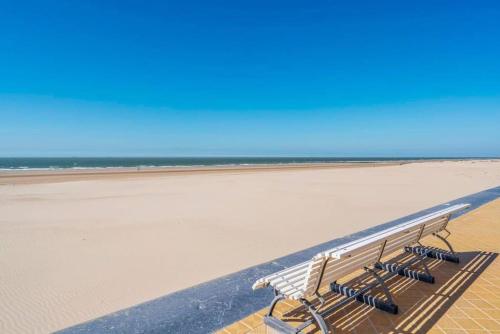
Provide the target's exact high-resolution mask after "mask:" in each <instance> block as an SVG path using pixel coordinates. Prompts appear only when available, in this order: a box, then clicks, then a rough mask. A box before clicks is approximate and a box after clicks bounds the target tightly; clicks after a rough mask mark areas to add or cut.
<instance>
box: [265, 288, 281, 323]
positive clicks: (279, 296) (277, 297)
mask: <svg viewBox="0 0 500 334" xmlns="http://www.w3.org/2000/svg"><path fill="white" fill-rule="evenodd" d="M283 299H285V296H283V295H282V294H278V293H276V291H275V292H274V299H273V301H272V302H271V305H269V311H268V312H267V316H268V317H272V316H273V311H274V308H275V307H276V304H278V302H279V301H280V300H283Z"/></svg>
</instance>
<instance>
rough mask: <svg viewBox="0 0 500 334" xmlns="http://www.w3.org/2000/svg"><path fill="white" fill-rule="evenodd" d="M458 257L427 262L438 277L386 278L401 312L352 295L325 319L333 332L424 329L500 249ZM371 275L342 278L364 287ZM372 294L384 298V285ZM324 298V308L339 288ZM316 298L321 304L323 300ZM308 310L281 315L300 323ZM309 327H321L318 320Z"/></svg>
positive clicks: (335, 298) (403, 257) (401, 259)
mask: <svg viewBox="0 0 500 334" xmlns="http://www.w3.org/2000/svg"><path fill="white" fill-rule="evenodd" d="M457 255H458V256H459V258H460V263H459V264H455V263H450V262H446V261H439V260H432V261H428V262H427V265H428V267H429V269H430V270H431V273H432V274H433V275H434V277H435V279H436V283H434V284H428V283H424V282H419V281H415V280H412V279H409V278H405V277H401V276H395V277H393V278H391V279H389V280H387V285H388V287H389V289H390V291H391V293H392V296H393V298H394V301H395V303H396V304H397V305H398V307H399V313H398V314H397V315H392V314H388V313H385V312H383V311H380V310H377V309H373V308H372V307H370V306H368V305H365V304H362V303H359V302H356V301H352V302H350V303H349V304H347V305H345V306H344V307H341V308H339V309H338V310H336V311H335V312H334V313H332V314H330V315H328V317H326V318H325V320H326V322H327V325H328V326H330V328H331V330H332V331H335V333H343V332H350V333H352V332H357V333H374V332H375V333H426V332H427V331H428V330H429V329H431V328H432V327H433V326H434V324H436V322H437V321H438V320H439V319H440V318H441V317H442V316H443V315H444V314H445V313H446V312H447V310H448V309H449V308H450V307H451V306H452V305H453V304H454V303H455V302H456V301H457V300H458V299H459V298H460V297H461V296H462V294H463V293H464V292H465V291H466V290H467V289H468V287H469V286H471V284H472V283H474V281H475V280H476V279H477V278H478V277H479V276H480V275H481V273H482V272H483V271H484V270H485V269H486V268H487V267H488V266H489V265H490V264H491V263H493V261H495V259H496V257H497V256H498V254H497V253H491V252H461V253H457ZM410 256H411V255H409V254H401V255H399V256H397V257H395V258H393V259H392V260H391V262H404V261H407V260H408V259H409V257H410ZM372 282H373V280H372V278H371V277H369V276H368V275H366V274H362V275H360V276H358V277H357V278H356V279H352V280H348V281H345V282H342V283H345V284H347V285H350V286H352V287H354V288H360V287H362V286H364V285H366V284H369V283H372ZM370 294H371V295H374V296H377V297H380V298H384V297H383V296H384V295H383V293H382V291H381V290H380V289H375V290H372V292H371V293H370ZM323 296H324V297H325V304H324V305H323V307H322V308H321V309H327V308H328V307H329V306H330V305H333V304H335V303H336V302H338V301H340V300H342V299H343V298H344V297H341V296H339V295H337V294H334V293H331V292H326V293H324V294H323ZM313 303H314V304H315V305H317V306H319V301H318V300H315V301H313ZM309 318H310V315H309V313H307V312H306V310H305V309H304V307H296V308H294V309H292V310H291V311H288V312H286V313H285V314H283V318H282V320H283V321H286V322H290V324H291V325H294V326H296V325H297V324H298V323H300V322H303V321H304V320H308V319H309ZM304 332H305V333H320V330H319V328H318V327H317V326H316V325H315V324H314V325H311V326H309V327H308V328H307V329H306V330H305V331H304Z"/></svg>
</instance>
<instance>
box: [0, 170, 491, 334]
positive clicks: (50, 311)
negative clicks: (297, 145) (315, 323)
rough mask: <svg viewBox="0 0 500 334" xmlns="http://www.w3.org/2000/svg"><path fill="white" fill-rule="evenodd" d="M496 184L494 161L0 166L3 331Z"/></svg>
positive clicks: (101, 308) (108, 307) (241, 264)
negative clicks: (199, 167)
mask: <svg viewBox="0 0 500 334" xmlns="http://www.w3.org/2000/svg"><path fill="white" fill-rule="evenodd" d="M498 185H500V162H498V161H458V162H424V163H411V164H405V165H389V166H379V167H377V168H374V167H371V166H365V167H351V168H334V167H328V168H325V167H324V166H323V167H322V168H315V167H310V168H297V169H289V168H288V169H287V168H284V169H280V168H273V169H269V170H257V169H251V168H250V169H249V168H247V169H245V170H234V169H233V170H224V171H210V172H191V173H158V174H154V175H152V174H144V175H142V174H141V175H136V174H127V175H121V176H120V177H116V173H111V174H109V173H108V174H107V175H99V177H97V176H95V175H94V176H92V175H86V176H85V177H82V175H77V176H71V175H70V176H61V175H58V176H57V177H56V178H54V177H53V178H52V179H51V176H43V177H38V178H37V177H35V178H31V179H30V178H25V177H22V178H16V177H11V176H5V174H4V175H3V176H2V175H0V332H1V333H35V332H36V333H43V332H49V331H54V330H57V329H62V328H65V327H68V326H71V325H74V324H77V323H80V322H83V321H86V320H90V319H93V318H96V317H99V316H102V315H105V314H107V313H110V312H113V311H116V310H119V309H123V308H126V307H129V306H132V305H135V304H138V303H141V302H144V301H147V300H150V299H153V298H156V297H159V296H162V295H165V294H167V293H169V292H173V291H176V290H179V289H182V288H186V287H189V286H192V285H194V284H197V283H201V282H203V281H206V280H209V279H212V278H216V277H218V276H221V275H224V274H228V273H231V272H234V271H237V270H239V269H243V268H245V267H248V266H251V265H255V264H259V263H262V262H266V261H268V260H271V259H273V258H276V257H279V256H282V255H286V254H289V253H291V252H294V251H297V250H301V249H304V248H306V247H309V246H313V245H316V244H318V243H320V242H324V241H327V240H331V239H334V238H337V237H340V236H343V235H346V234H349V233H352V232H356V231H359V230H362V229H365V228H367V227H370V226H374V225H377V224H380V223H383V222H386V221H388V220H392V219H395V218H398V217H401V216H404V215H407V214H410V213H413V212H415V211H418V210H421V209H425V208H427V207H430V206H433V205H437V204H440V203H443V202H447V201H449V200H452V199H455V198H457V197H461V196H464V195H467V194H471V193H475V192H478V191H481V190H484V189H487V188H491V187H494V186H498Z"/></svg>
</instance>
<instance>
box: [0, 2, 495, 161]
mask: <svg viewBox="0 0 500 334" xmlns="http://www.w3.org/2000/svg"><path fill="white" fill-rule="evenodd" d="M498 17H500V4H499V3H498V2H495V1H490V2H482V1H477V2H474V4H471V3H470V2H466V1H439V2H435V1H428V2H427V1H422V2H418V5H417V3H409V2H404V1H377V2H374V1H349V2H346V1H344V2H340V1H338V2H336V1H316V2H307V1H301V2H295V1H245V2H239V1H224V2H223V1H210V2H208V1H203V2H202V1H199V2H193V1H161V2H160V1H158V2H153V1H149V2H144V3H143V2H139V1H136V2H132V1H95V2H94V1H81V2H78V1H68V2H62V1H53V2H52V1H44V2H40V1H37V2H35V1H34V2H30V1H23V2H14V1H12V2H10V3H5V2H2V3H0V36H1V39H0V40H1V43H0V116H1V118H0V156H68V155H70V156H78V155H82V156H109V155H114V156H126V155H133V156H185V155H204V156H206V155H218V156H220V155H293V156H297V155H300V156H321V155H328V156H500V126H499V124H500V25H499V24H498Z"/></svg>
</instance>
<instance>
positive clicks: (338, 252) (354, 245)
mask: <svg viewBox="0 0 500 334" xmlns="http://www.w3.org/2000/svg"><path fill="white" fill-rule="evenodd" d="M468 206H469V205H468V204H457V205H453V206H451V207H449V208H446V209H444V210H440V211H438V212H435V213H433V214H429V215H426V216H423V217H421V218H417V219H414V220H412V221H410V222H406V223H402V224H399V225H396V226H394V227H391V228H388V229H386V230H383V231H380V232H378V233H375V234H372V235H370V236H368V237H365V238H361V239H358V240H357V241H354V242H351V243H349V244H346V245H343V246H340V247H336V248H334V249H332V250H330V251H326V252H323V253H321V254H322V255H323V256H332V257H336V258H340V257H343V256H348V254H349V252H351V251H353V250H357V249H359V248H362V247H363V246H364V245H369V244H370V243H372V242H377V241H378V242H382V241H383V240H385V239H387V238H388V237H390V236H392V235H394V234H397V233H399V234H400V233H405V232H406V231H407V230H410V229H411V228H412V227H418V226H421V225H422V224H430V223H433V222H435V221H439V220H440V219H443V218H445V217H446V216H447V215H449V214H451V213H453V212H456V211H459V210H462V209H464V208H467V207H468ZM443 223H444V222H443Z"/></svg>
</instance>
